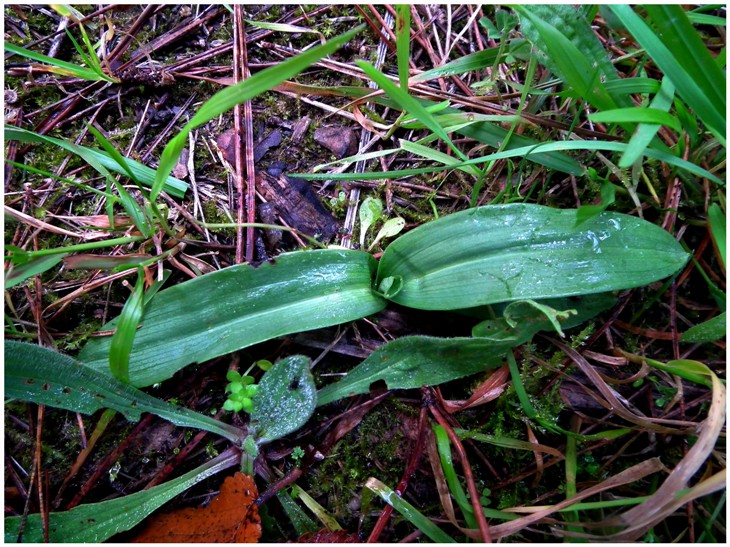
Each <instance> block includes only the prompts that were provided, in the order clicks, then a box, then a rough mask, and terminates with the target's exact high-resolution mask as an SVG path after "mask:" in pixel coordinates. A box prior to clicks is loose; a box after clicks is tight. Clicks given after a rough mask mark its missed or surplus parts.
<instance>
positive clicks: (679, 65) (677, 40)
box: [606, 5, 726, 146]
mask: <svg viewBox="0 0 730 547" xmlns="http://www.w3.org/2000/svg"><path fill="white" fill-rule="evenodd" d="M648 7H649V8H651V6H648ZM655 8H657V9H654V8H652V9H647V12H648V13H650V14H651V17H652V22H653V23H655V24H657V25H659V32H660V34H657V33H656V32H655V31H654V30H652V29H651V28H650V27H649V25H647V24H646V22H644V20H643V19H641V18H640V17H639V16H638V15H637V14H636V13H635V12H634V10H633V8H632V7H631V6H629V5H611V6H606V9H608V10H610V11H611V12H612V13H613V14H614V15H615V16H616V17H617V18H618V19H619V20H620V21H621V23H622V24H623V25H624V26H625V27H626V28H627V29H628V30H629V32H630V33H631V34H632V35H633V36H634V38H635V39H636V41H637V42H638V43H639V45H640V46H641V47H642V48H643V49H644V50H646V53H647V55H648V56H649V58H650V59H651V60H652V61H653V62H654V63H655V64H656V65H657V66H658V67H659V69H660V70H661V71H662V72H663V73H664V74H665V76H666V77H667V78H669V79H670V80H671V81H672V83H673V84H674V86H675V87H676V88H677V93H678V94H679V96H680V97H682V99H684V101H685V102H686V103H687V104H688V105H689V106H690V107H691V108H692V110H694V112H695V114H696V115H697V116H698V117H699V118H700V119H701V120H702V121H703V122H704V123H705V124H706V125H707V127H708V129H709V130H710V131H711V132H712V134H713V135H714V136H715V138H717V139H718V141H720V142H721V143H722V144H723V146H724V145H725V142H726V138H725V131H726V99H725V75H724V73H723V72H722V70H721V69H720V67H718V66H717V63H715V62H714V59H712V56H711V55H710V54H709V52H708V51H707V48H705V46H704V44H702V41H701V40H700V38H699V37H698V36H697V32H696V31H695V30H694V28H692V26H691V24H690V23H689V21H688V20H687V16H686V15H685V14H684V12H683V11H682V8H681V7H680V6H661V7H660V6H656V7H655ZM688 27H689V28H688ZM677 33H679V34H677Z"/></svg>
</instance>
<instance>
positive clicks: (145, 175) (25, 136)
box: [5, 125, 188, 198]
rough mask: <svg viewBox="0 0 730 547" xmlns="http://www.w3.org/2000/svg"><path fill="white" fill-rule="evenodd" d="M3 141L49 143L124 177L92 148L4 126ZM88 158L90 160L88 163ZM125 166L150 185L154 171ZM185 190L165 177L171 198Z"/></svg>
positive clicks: (182, 184) (134, 164) (180, 183)
mask: <svg viewBox="0 0 730 547" xmlns="http://www.w3.org/2000/svg"><path fill="white" fill-rule="evenodd" d="M5 140H6V141H19V142H39V143H50V144H53V145H55V146H60V147H61V148H63V149H65V150H68V151H69V152H71V153H73V154H77V155H78V156H80V157H81V158H82V159H84V161H87V163H89V164H90V165H91V163H90V161H95V162H96V163H98V164H101V165H102V166H104V167H106V168H107V169H109V170H110V171H114V172H116V173H119V174H121V175H126V172H125V171H124V170H123V169H122V168H121V167H120V165H119V164H118V163H117V162H116V161H115V160H113V159H112V158H111V157H110V156H109V155H108V154H106V153H105V152H103V151H101V150H96V149H94V148H88V147H85V146H80V145H77V144H75V143H73V142H71V141H67V140H66V139H59V138H56V137H49V136H47V135H38V134H37V133H33V132H32V131H27V130H25V129H21V128H19V127H12V126H7V125H6V126H5ZM89 158H90V159H91V160H90V161H89ZM126 164H127V166H128V167H129V168H130V169H131V170H132V171H133V172H134V173H135V177H136V179H137V180H139V181H140V182H141V183H142V184H144V185H145V186H151V185H152V182H153V181H154V178H155V173H156V171H154V170H153V169H150V168H149V167H147V166H146V165H142V164H141V163H139V162H137V161H135V160H132V159H129V158H126ZM187 189H188V184H187V183H186V182H183V181H181V180H178V179H176V178H174V177H166V179H165V183H164V187H163V190H165V192H167V193H168V194H170V195H171V196H174V197H177V198H182V197H184V196H185V192H186V190H187Z"/></svg>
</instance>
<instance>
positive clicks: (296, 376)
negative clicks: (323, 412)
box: [250, 355, 317, 444]
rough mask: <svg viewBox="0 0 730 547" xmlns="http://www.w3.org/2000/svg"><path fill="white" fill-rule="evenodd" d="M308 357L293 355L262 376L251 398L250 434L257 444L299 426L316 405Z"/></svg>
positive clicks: (285, 433)
mask: <svg viewBox="0 0 730 547" xmlns="http://www.w3.org/2000/svg"><path fill="white" fill-rule="evenodd" d="M311 365H312V361H311V359H309V357H305V356H303V355H293V356H291V357H287V358H286V359H283V360H281V361H279V362H278V363H276V364H275V365H274V366H273V367H271V368H270V369H269V370H268V371H266V373H265V374H264V375H263V376H262V377H261V381H260V382H259V384H258V386H259V388H258V391H257V392H256V395H255V397H254V398H253V404H254V408H253V412H251V426H250V433H251V434H252V435H253V436H254V437H255V438H256V441H257V443H259V444H263V443H267V442H269V441H273V440H275V439H280V438H281V437H284V436H285V435H288V434H289V433H292V432H294V431H296V430H297V429H299V428H300V427H302V426H303V425H304V424H305V423H307V420H309V418H310V417H311V416H312V414H313V413H314V409H315V408H316V407H317V388H316V387H315V386H314V378H312V373H311V372H310V371H309V368H310V367H311Z"/></svg>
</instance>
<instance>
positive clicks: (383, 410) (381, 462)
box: [308, 400, 418, 524]
mask: <svg viewBox="0 0 730 547" xmlns="http://www.w3.org/2000/svg"><path fill="white" fill-rule="evenodd" d="M404 414H405V415H408V416H412V417H413V419H414V420H415V419H416V418H415V416H416V415H417V414H418V410H417V409H414V408H413V407H409V406H406V405H403V404H401V403H399V402H398V401H395V400H388V401H385V402H383V403H382V404H381V405H380V406H378V407H377V408H376V409H374V410H373V411H372V412H371V413H370V414H368V415H367V416H365V418H363V420H362V422H361V423H360V425H359V426H358V427H357V428H355V429H354V430H353V431H351V432H350V433H348V434H347V435H346V436H345V437H344V438H343V439H341V440H340V441H339V442H338V443H337V444H336V445H335V446H334V447H333V449H332V450H331V452H330V455H329V456H328V457H327V458H326V459H325V460H324V461H323V462H322V464H321V465H320V466H319V467H317V468H315V469H314V470H313V472H312V474H311V479H310V484H309V489H308V492H309V493H310V494H311V495H312V496H314V497H315V498H321V497H324V498H326V500H327V501H326V504H325V506H326V507H327V508H328V510H329V511H330V512H331V514H333V516H335V518H337V519H338V521H339V522H340V523H343V524H344V522H343V520H342V519H353V518H354V515H353V511H352V509H351V508H350V507H349V505H348V504H349V503H350V502H351V500H352V499H353V496H355V495H356V494H358V493H359V492H360V491H361V490H362V488H363V484H364V482H365V481H366V480H367V479H368V477H371V476H377V477H378V479H379V480H381V481H383V482H384V483H386V484H390V485H395V484H397V483H398V481H400V479H401V475H402V474H403V471H404V467H405V463H404V462H405V459H406V458H407V457H408V455H409V454H410V452H409V451H410V449H411V448H412V446H411V443H410V442H409V441H408V439H407V438H406V436H405V432H404V430H403V422H404Z"/></svg>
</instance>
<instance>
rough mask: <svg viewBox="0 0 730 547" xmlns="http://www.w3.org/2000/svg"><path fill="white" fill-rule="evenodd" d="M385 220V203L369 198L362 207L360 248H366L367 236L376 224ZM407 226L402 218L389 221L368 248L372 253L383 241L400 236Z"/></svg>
mask: <svg viewBox="0 0 730 547" xmlns="http://www.w3.org/2000/svg"><path fill="white" fill-rule="evenodd" d="M381 218H383V203H382V202H381V201H380V200H379V199H377V198H372V197H368V198H366V199H365V200H364V201H363V202H362V205H361V206H360V247H364V246H365V236H366V235H367V233H368V231H370V228H372V227H373V226H374V225H375V223H376V222H378V221H379V220H380V219H381ZM405 225H406V221H405V220H403V219H402V218H400V217H396V218H391V219H390V220H387V221H386V222H385V224H383V227H382V228H381V229H380V231H379V232H378V235H377V236H375V239H374V240H373V242H372V243H371V244H370V246H369V247H368V251H370V250H371V249H372V248H373V247H374V246H375V245H376V244H377V243H378V242H379V241H380V240H381V239H383V238H386V237H393V236H395V235H398V234H399V233H400V232H401V230H403V228H404V227H405Z"/></svg>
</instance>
